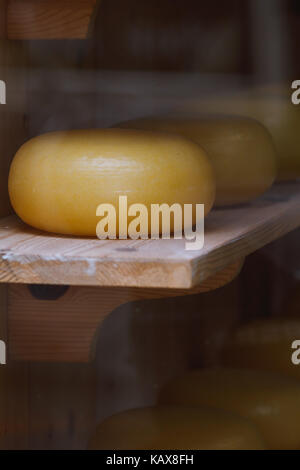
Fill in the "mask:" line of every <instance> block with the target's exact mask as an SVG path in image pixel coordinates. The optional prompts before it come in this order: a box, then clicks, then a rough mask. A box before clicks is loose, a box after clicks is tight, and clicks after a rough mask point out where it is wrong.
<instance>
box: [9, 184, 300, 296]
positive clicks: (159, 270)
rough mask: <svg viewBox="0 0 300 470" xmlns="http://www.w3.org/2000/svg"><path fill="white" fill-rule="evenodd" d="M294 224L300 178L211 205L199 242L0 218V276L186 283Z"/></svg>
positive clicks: (299, 212)
mask: <svg viewBox="0 0 300 470" xmlns="http://www.w3.org/2000/svg"><path fill="white" fill-rule="evenodd" d="M299 225H300V183H299V182H298V183H297V182H295V183H293V184H279V185H275V186H274V187H273V188H272V189H271V190H270V191H269V192H268V193H266V194H265V195H264V196H262V197H261V198H259V199H257V200H256V201H254V202H253V203H251V204H247V205H243V206H239V207H231V208H225V209H217V210H213V211H212V212H211V214H209V216H208V217H207V219H206V222H205V246H204V248H203V249H202V250H199V251H187V250H185V242H184V240H172V239H171V240H136V241H133V240H98V239H83V238H75V237H73V238H72V237H63V236H58V235H51V234H48V233H45V232H39V231H36V230H34V229H31V228H30V227H28V226H26V225H25V224H23V223H22V222H20V221H19V220H18V219H17V218H15V217H9V218H5V219H2V220H1V221H0V282H8V283H28V284H30V283H33V284H65V285H88V286H115V287H116V286H123V287H143V288H153V287H154V288H157V287H158V288H167V289H168V288H169V289H176V288H177V289H188V288H191V287H193V286H197V285H199V284H201V283H202V282H203V281H205V280H206V279H208V278H209V277H211V276H213V275H214V274H216V273H217V272H220V271H221V270H222V269H224V268H226V267H227V266H228V265H230V264H232V263H234V262H236V261H238V260H239V259H241V258H244V257H245V256H246V255H248V254H250V253H252V252H254V251H256V250H257V249H259V248H261V247H262V246H264V245H266V244H267V243H269V242H271V241H273V240H275V239H277V238H279V237H281V236H282V235H284V234H286V233H287V232H289V231H291V230H293V229H295V228H296V227H298V226H299Z"/></svg>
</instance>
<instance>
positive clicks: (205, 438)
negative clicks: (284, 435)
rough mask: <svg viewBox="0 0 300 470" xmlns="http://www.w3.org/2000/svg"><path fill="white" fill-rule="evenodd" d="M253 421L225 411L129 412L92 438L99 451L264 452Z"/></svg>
mask: <svg viewBox="0 0 300 470" xmlns="http://www.w3.org/2000/svg"><path fill="white" fill-rule="evenodd" d="M263 448H264V442H263V439H262V437H261V435H260V433H259V431H258V430H257V428H256V427H255V425H253V423H252V422H251V421H248V420H247V419H244V418H241V417H240V416H236V415H234V414H232V413H228V412H225V411H222V410H214V409H209V408H208V409H206V408H198V409H193V408H189V407H152V408H140V409H135V410H129V411H125V412H122V413H119V414H116V415H114V416H111V417H110V418H108V419H106V420H105V421H104V422H103V423H102V424H100V425H99V426H98V428H97V430H96V432H95V434H94V436H93V437H92V438H91V440H90V443H89V449H92V450H98V449H105V450H133V449H136V450H147V449H152V450H157V449H161V450H178V449H186V450H199V449H204V450H210V449H214V450H227V449H234V450H238V449H242V450H245V449H263Z"/></svg>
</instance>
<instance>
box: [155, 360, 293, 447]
mask: <svg viewBox="0 0 300 470" xmlns="http://www.w3.org/2000/svg"><path fill="white" fill-rule="evenodd" d="M159 402H160V404H170V405H182V406H183V405H184V406H211V407H216V408H219V409H224V410H227V411H231V412H235V413H238V414H240V415H241V416H244V417H247V418H249V419H251V420H253V422H254V423H255V424H256V425H257V426H258V428H259V429H260V431H261V433H262V435H263V438H264V440H265V442H266V445H267V446H268V448H270V449H299V448H300V382H299V381H298V380H296V379H293V378H291V377H285V376H281V375H280V374H276V373H273V372H266V371H254V370H247V369H245V370H239V369H225V368H224V369H206V370H205V369H204V370H196V371H192V372H190V373H187V374H185V375H183V376H182V377H179V378H176V379H174V380H173V381H171V382H170V383H169V384H167V385H166V387H165V388H164V389H163V390H162V392H161V395H160V399H159Z"/></svg>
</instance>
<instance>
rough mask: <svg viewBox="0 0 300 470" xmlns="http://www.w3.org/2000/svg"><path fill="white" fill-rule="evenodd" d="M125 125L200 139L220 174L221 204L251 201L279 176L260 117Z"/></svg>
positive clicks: (174, 119) (162, 120)
mask: <svg viewBox="0 0 300 470" xmlns="http://www.w3.org/2000/svg"><path fill="white" fill-rule="evenodd" d="M121 126H122V127H131V128H136V129H151V130H154V131H157V130H159V131H168V132H176V133H178V134H181V135H183V136H185V137H188V138H190V139H192V140H194V141H195V142H197V143H198V144H199V145H200V146H201V147H202V148H203V149H204V150H205V151H206V153H207V155H208V156H209V158H210V160H211V162H212V164H213V167H214V170H215V174H216V184H217V194H216V204H217V205H228V204H238V203H243V202H247V201H250V200H251V199H254V198H255V197H257V196H259V195H260V194H262V193H263V192H264V191H266V190H267V189H269V188H270V186H271V185H272V183H273V182H274V180H275V177H276V171H277V168H276V157H275V149H274V144H273V141H272V138H271V136H270V134H269V133H268V131H267V130H266V129H265V128H264V127H263V126H262V125H261V124H259V123H258V122H257V121H255V120H253V119H247V118H237V117H202V118H201V117H153V118H142V119H137V120H135V121H129V122H127V123H123V124H121Z"/></svg>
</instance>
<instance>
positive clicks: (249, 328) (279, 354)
mask: <svg viewBox="0 0 300 470" xmlns="http://www.w3.org/2000/svg"><path fill="white" fill-rule="evenodd" d="M296 339H299V340H300V320H299V319H297V318H270V319H266V320H255V321H253V322H251V323H249V324H246V325H243V326H241V327H240V328H238V329H237V330H236V331H235V332H234V333H233V334H232V335H231V336H230V337H229V339H228V341H227V343H226V345H225V347H224V350H223V352H222V363H223V364H225V365H228V366H232V367H247V368H251V369H263V370H270V371H275V372H276V371H278V372H282V373H284V374H288V375H291V376H294V377H297V378H300V365H299V366H297V365H295V364H293V362H292V354H293V352H294V350H293V349H292V348H291V346H292V343H293V341H294V340H296Z"/></svg>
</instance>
